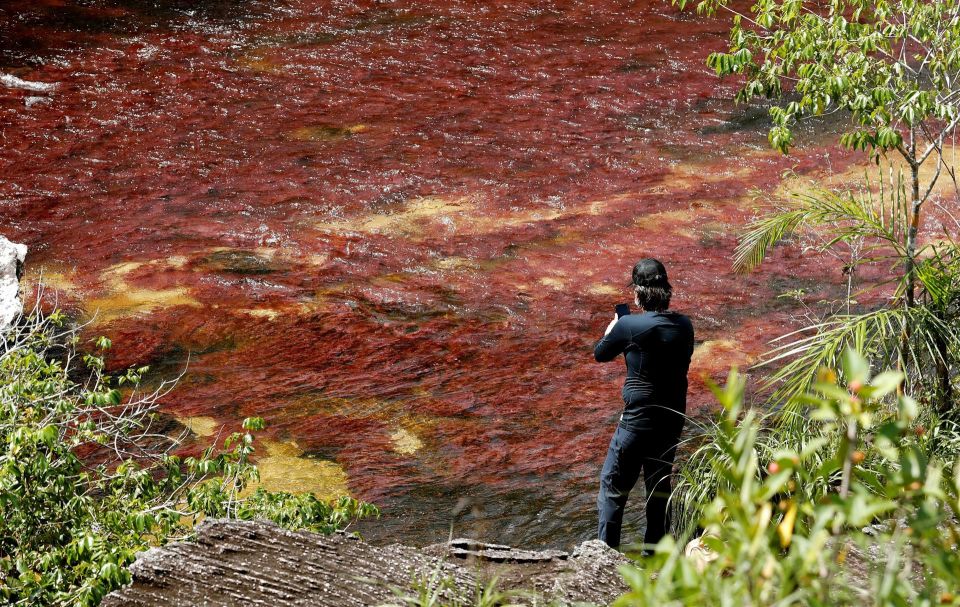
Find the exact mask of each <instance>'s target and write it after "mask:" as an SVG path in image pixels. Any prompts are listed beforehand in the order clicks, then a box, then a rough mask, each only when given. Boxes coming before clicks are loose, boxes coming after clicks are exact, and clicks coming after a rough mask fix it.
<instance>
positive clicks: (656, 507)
mask: <svg viewBox="0 0 960 607" xmlns="http://www.w3.org/2000/svg"><path fill="white" fill-rule="evenodd" d="M656 426H659V424H657V425H656ZM668 426H673V427H672V428H671V427H667V428H664V427H655V426H651V427H650V428H646V429H642V430H629V429H627V428H624V427H622V426H619V425H618V426H617V430H616V432H614V433H613V438H612V439H610V448H609V449H608V450H607V459H606V460H605V461H604V462H603V469H602V471H601V472H600V493H599V495H598V496H597V510H598V511H599V514H600V523H599V525H598V529H597V536H598V537H599V539H600V540H602V541H603V542H605V543H606V544H607V545H608V546H611V547H613V548H617V547H619V546H620V528H621V527H622V525H623V509H624V506H625V505H626V503H627V496H628V495H629V494H630V490H631V489H633V487H634V485H636V484H637V479H638V478H639V477H640V473H641V472H642V473H643V483H644V485H645V486H646V489H647V507H646V511H647V531H646V533H645V534H644V543H645V544H647V547H648V548H651V547H652V546H651V545H652V544H656V543H657V542H659V541H660V539H661V538H662V537H663V536H664V535H666V533H667V530H668V528H669V521H668V518H667V504H668V501H669V499H670V474H671V471H672V468H673V458H674V456H675V455H676V452H677V443H678V442H679V441H680V430H681V429H682V426H681V427H680V428H676V424H668Z"/></svg>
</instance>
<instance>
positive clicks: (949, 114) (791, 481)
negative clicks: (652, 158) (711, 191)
mask: <svg viewBox="0 0 960 607" xmlns="http://www.w3.org/2000/svg"><path fill="white" fill-rule="evenodd" d="M687 3H688V2H687V1H686V0H674V4H676V5H679V6H680V7H681V8H682V7H684V6H685V5H686V4H687ZM697 10H698V12H701V13H707V14H714V13H718V12H722V11H726V12H727V13H729V14H730V15H732V19H733V27H732V30H731V37H730V48H729V49H728V52H723V53H715V54H713V55H711V57H710V59H709V64H710V65H711V66H712V67H713V68H715V69H716V71H717V73H718V74H719V75H721V76H726V75H738V76H739V77H740V78H742V79H743V80H742V82H743V87H742V89H741V91H740V93H739V95H738V100H739V101H744V102H745V101H750V100H752V99H755V98H758V97H764V98H768V99H772V100H774V106H773V107H772V108H771V110H770V115H771V117H772V119H773V123H774V124H773V127H772V128H771V130H770V133H769V140H770V143H771V145H772V146H773V147H774V148H776V149H778V150H780V151H782V152H784V153H786V152H787V151H788V150H789V149H790V147H791V146H792V145H793V143H794V130H795V127H796V126H797V124H798V122H799V121H801V120H804V119H806V118H809V117H812V116H821V115H824V114H827V113H834V112H842V113H845V114H847V115H849V116H850V118H851V123H850V128H848V129H847V130H846V131H845V132H844V133H843V134H842V135H841V137H840V143H841V144H842V145H844V146H847V147H849V148H852V149H858V150H862V151H865V152H867V153H869V155H870V158H871V159H872V160H874V161H875V162H876V163H877V164H878V165H879V166H881V167H882V170H881V172H880V177H879V179H877V178H874V179H870V178H869V177H868V178H867V179H866V180H865V182H864V183H863V184H862V185H861V186H860V187H858V188H854V189H849V190H844V191H828V190H826V189H824V188H814V189H812V190H811V191H809V192H806V193H797V194H794V195H793V197H792V199H791V200H790V201H789V202H788V203H787V204H785V205H783V206H781V207H779V208H776V209H774V210H773V211H771V212H769V213H767V214H766V215H764V216H762V217H760V218H759V219H757V220H756V221H755V222H753V223H752V224H751V225H750V226H748V228H747V229H746V231H745V232H744V234H743V235H742V237H741V240H740V244H739V247H738V248H737V251H736V254H735V260H734V266H735V268H736V269H737V270H739V271H749V270H751V269H753V268H754V267H756V266H757V265H759V264H760V263H762V262H763V261H764V259H765V258H766V256H767V255H768V253H769V252H770V250H771V249H772V248H773V247H774V246H775V245H776V244H778V243H779V242H780V241H782V240H784V239H787V238H792V239H796V240H797V241H799V242H800V243H801V244H803V245H804V248H805V250H806V251H813V252H815V253H818V254H820V255H821V256H824V257H830V258H833V259H834V260H836V261H838V262H840V263H838V265H842V266H843V269H844V274H845V278H846V283H847V284H846V292H845V293H844V294H843V295H842V296H841V297H840V298H839V299H836V300H834V301H821V302H818V304H817V305H814V306H807V304H806V302H804V300H803V295H804V294H803V293H798V294H796V295H797V296H798V300H799V301H801V303H803V304H804V305H805V306H807V307H806V312H807V314H808V318H809V319H810V322H809V324H808V326H806V327H804V328H803V329H801V330H799V331H796V332H793V333H790V334H788V335H785V336H781V337H779V338H778V339H777V340H776V341H775V342H774V343H775V346H774V349H773V350H772V351H771V352H770V353H769V354H768V355H767V356H766V357H765V358H764V359H763V360H762V361H761V365H773V366H774V369H773V370H772V371H770V372H769V373H768V374H767V376H766V377H765V378H764V379H762V380H761V386H762V387H765V388H767V389H772V390H773V391H772V395H771V398H770V401H769V402H768V403H767V404H766V405H767V406H768V408H767V409H766V411H767V412H766V413H762V414H761V413H759V412H758V411H756V410H744V405H743V386H744V382H743V380H742V379H741V378H740V377H738V376H737V375H736V374H733V375H732V376H731V378H730V380H729V382H728V385H727V387H726V389H725V390H723V391H718V396H719V398H720V401H721V403H722V404H723V406H724V411H723V413H722V414H721V416H720V418H719V420H718V421H717V422H716V423H715V424H714V425H713V426H711V427H709V428H707V429H706V431H705V432H704V433H703V434H702V435H701V436H699V437H696V438H695V439H694V442H695V443H696V447H695V449H694V451H693V454H692V455H691V457H690V458H689V459H688V460H687V461H686V462H685V463H684V465H683V466H682V467H681V469H680V471H679V475H680V480H679V482H678V483H677V486H676V489H675V493H674V498H673V509H674V512H675V527H676V528H677V529H678V530H680V536H681V537H689V536H690V535H692V534H694V533H696V532H698V531H702V532H703V536H702V538H701V540H700V545H699V547H698V548H696V549H695V550H694V552H697V553H698V554H699V557H697V556H694V557H692V558H691V557H686V556H684V553H683V550H682V549H681V547H680V546H678V545H676V544H674V543H673V542H672V540H666V541H664V542H663V543H661V545H659V546H658V549H657V554H656V556H655V558H653V559H650V560H648V561H646V562H644V563H643V564H642V566H641V569H633V570H631V571H628V572H627V579H628V581H629V583H630V585H631V587H632V589H633V590H632V592H631V593H630V594H628V595H627V596H625V597H623V598H622V599H621V601H620V604H622V605H647V604H658V605H660V604H664V605H679V604H707V605H710V604H724V605H727V604H729V605H794V604H796V605H808V604H809V605H850V604H869V605H933V604H960V598H957V596H955V594H953V593H955V592H956V589H957V588H958V587H960V584H958V582H960V580H958V576H960V563H958V562H957V558H958V557H957V554H956V545H957V543H958V539H960V527H958V520H957V513H958V512H960V502H958V493H960V465H958V457H957V456H958V454H960V426H958V425H957V423H956V421H957V420H956V417H957V414H958V413H957V412H958V411H960V409H958V407H957V399H956V392H955V389H954V386H953V382H954V379H955V376H956V369H957V365H958V362H960V361H958V356H960V334H958V332H957V327H958V326H960V325H958V321H960V318H958V315H960V305H958V304H960V249H958V244H957V243H956V242H955V240H954V235H955V234H956V233H957V232H958V231H960V222H958V221H957V220H956V219H954V211H953V210H952V209H951V208H950V207H949V206H947V203H946V201H944V199H943V198H942V197H941V195H940V194H939V193H937V191H936V189H935V188H936V186H937V184H938V182H939V181H940V180H941V178H944V176H949V178H950V179H951V180H952V182H953V184H952V185H953V189H954V190H955V191H956V193H957V197H958V198H960V187H958V184H957V179H956V170H955V164H954V163H953V160H952V153H951V151H952V146H953V145H954V144H955V132H956V127H957V125H958V121H960V81H958V75H960V2H958V1H956V0H946V1H942V2H930V1H920V0H896V1H889V2H888V1H883V0H826V1H825V2H822V3H816V4H814V3H809V2H802V1H800V0H770V1H762V2H757V3H754V4H753V5H752V6H750V8H749V10H748V11H746V12H739V11H738V9H737V7H733V6H731V5H730V3H728V2H727V0H704V1H702V2H699V3H698V4H697ZM901 167H902V168H901ZM924 167H926V168H925V170H924V171H921V169H922V168H924ZM951 197H952V196H951ZM952 202H956V200H953V201H952ZM930 206H936V207H937V211H938V212H937V213H936V214H930V215H928V220H927V221H926V222H922V221H921V212H922V211H923V210H924V209H925V208H929V207H930ZM934 218H935V221H931V219H934ZM933 225H936V227H935V228H934V227H933ZM922 229H926V230H927V231H928V232H927V233H924V234H923V235H922V234H921V230H922ZM921 236H923V237H924V239H923V240H921ZM854 351H857V352H860V353H861V354H852V353H851V352H854ZM871 366H872V367H873V368H889V367H895V368H896V369H897V371H896V372H886V373H882V374H880V375H879V376H877V377H874V378H873V379H872V380H871V379H870V378H869V375H870V368H871ZM827 369H835V370H836V371H827ZM770 405H772V407H770ZM867 525H869V526H870V528H869V533H867V532H866V531H864V530H863V528H864V527H865V526H867ZM858 550H860V551H861V552H862V554H866V555H867V556H862V554H861V556H860V557H857V558H854V555H856V554H857V551H858ZM705 557H706V558H705ZM710 559H713V560H710ZM654 572H656V575H651V574H652V573H654Z"/></svg>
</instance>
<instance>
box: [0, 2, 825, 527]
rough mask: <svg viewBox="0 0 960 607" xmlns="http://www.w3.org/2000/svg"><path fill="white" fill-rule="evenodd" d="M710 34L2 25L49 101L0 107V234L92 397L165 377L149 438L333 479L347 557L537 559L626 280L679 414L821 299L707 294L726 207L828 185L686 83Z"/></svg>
mask: <svg viewBox="0 0 960 607" xmlns="http://www.w3.org/2000/svg"><path fill="white" fill-rule="evenodd" d="M724 36H725V35H724V25H723V23H722V22H721V21H705V20H703V19H701V18H698V17H696V16H694V15H692V14H680V13H678V12H676V11H675V10H674V9H673V8H671V7H670V6H669V2H667V1H666V0H662V1H647V2H600V1H598V0H593V1H581V2H532V1H531V2H523V1H518V0H505V1H503V2H499V3H497V4H496V5H493V4H489V3H481V2H466V1H464V2H450V1H447V2H422V1H421V2H362V1H353V0H351V1H332V2H321V1H320V0H300V1H297V0H286V1H283V0H270V1H261V2H241V1H240V0H236V1H234V2H231V1H227V0H218V1H215V2H185V1H181V2H176V1H168V0H158V1H157V2H146V1H133V2H120V1H116V2H109V1H107V0H91V1H89V2H82V3H81V2H71V1H68V0H43V1H37V0H31V1H26V0H19V1H18V0H12V1H9V2H5V3H4V5H3V6H2V7H0V47H2V48H0V71H3V72H6V73H13V74H16V75H18V76H20V77H22V78H25V79H28V80H35V81H43V82H57V83H59V89H58V90H57V91H55V92H53V93H50V94H47V93H40V94H37V93H29V92H25V91H22V90H15V89H0V112H2V114H0V115H2V118H0V126H2V144H0V205H2V207H0V208H2V217H3V219H2V226H0V232H2V233H3V234H4V235H6V236H8V237H9V238H11V239H13V240H17V241H21V242H25V243H26V244H28V245H29V246H30V249H31V253H30V260H29V261H30V266H31V268H33V271H34V272H36V271H37V268H44V269H45V271H46V272H47V273H48V274H50V276H51V278H53V277H58V278H57V280H59V281H60V282H59V283H57V284H59V286H60V287H61V291H60V292H59V293H57V294H58V295H59V297H60V298H61V301H62V302H64V304H65V305H67V306H68V308H71V309H75V310H85V311H86V313H92V312H94V311H95V310H94V309H92V308H98V309H100V310H101V316H100V321H99V324H97V325H96V326H95V327H93V328H92V329H91V331H96V332H105V333H107V334H108V335H110V336H111V337H112V338H113V339H114V343H115V348H114V353H113V357H112V360H111V363H112V364H113V365H114V367H120V366H123V365H127V364H133V363H135V364H152V365H153V366H154V369H155V372H154V375H155V377H154V379H157V378H159V377H169V376H173V375H175V374H176V373H178V372H179V371H181V370H182V368H183V365H184V364H185V363H186V361H187V358H188V353H189V354H190V356H189V361H190V363H189V369H188V372H187V374H186V376H185V377H184V378H183V379H182V381H181V383H180V385H179V387H178V388H177V389H176V390H175V391H174V392H173V393H172V394H170V395H169V396H168V397H167V398H166V400H165V407H166V409H167V410H168V411H170V412H172V413H174V414H176V415H178V416H198V415H203V416H211V417H214V418H216V419H217V420H218V421H219V422H223V423H230V424H235V423H236V422H237V420H239V419H241V418H243V417H245V416H250V415H261V416H263V417H265V418H266V419H267V420H268V423H269V425H270V427H269V431H268V434H269V436H271V437H273V438H275V439H279V440H294V441H296V442H297V444H298V445H300V446H301V447H302V448H303V449H304V450H305V451H306V453H307V454H308V455H311V456H317V457H322V458H328V459H333V460H335V461H336V462H337V463H339V464H340V465H341V466H342V467H343V468H344V469H345V470H346V473H347V475H348V478H349V488H350V490H351V492H352V493H353V494H354V495H356V496H359V497H362V498H365V499H368V500H372V501H374V502H376V503H378V504H380V505H381V506H382V507H383V509H384V511H385V515H386V518H385V521H384V522H383V523H382V524H380V525H378V526H376V527H371V528H370V530H369V531H368V532H369V533H370V534H372V535H375V536H389V537H395V538H396V537H402V538H403V539H405V540H406V541H411V542H423V543H427V542H432V541H437V540H440V539H443V538H445V537H446V535H447V533H448V532H449V531H450V528H451V525H453V532H454V533H455V534H457V535H476V536H480V537H483V538H485V539H488V540H491V541H505V542H509V543H513V544H518V545H520V544H522V545H537V544H543V545H569V544H571V543H574V542H575V541H579V540H580V539H584V538H586V537H589V536H590V535H591V534H592V533H593V524H594V523H593V521H594V511H593V508H594V507H593V499H594V491H595V483H596V481H595V477H596V476H597V474H598V472H599V466H600V463H601V461H602V459H603V456H604V453H605V449H606V444H607V441H608V440H609V436H610V434H611V432H612V430H613V424H614V423H615V421H614V420H615V416H616V414H617V412H618V411H617V410H618V406H619V384H620V381H621V378H622V375H623V368H622V365H621V364H608V365H598V364H596V363H594V362H593V361H592V355H591V346H592V344H593V342H594V341H595V340H596V339H597V338H598V337H599V336H600V334H601V332H602V330H603V328H604V327H605V326H606V324H607V322H608V320H609V318H610V317H611V315H612V311H613V306H614V304H615V303H617V302H619V301H626V300H627V298H628V293H627V291H626V290H625V289H624V288H623V287H624V285H625V283H626V282H627V280H628V272H629V268H630V266H631V265H632V264H633V262H634V261H636V259H637V258H639V257H642V256H647V255H652V256H656V257H659V258H660V259H662V260H664V262H665V263H666V264H667V266H668V268H669V269H670V272H671V278H672V281H673V283H674V285H675V288H676V293H677V294H676V298H675V305H674V308H675V309H678V310H681V311H684V312H686V313H687V314H689V315H690V316H691V317H692V319H693V322H694V323H695V326H696V328H697V331H698V344H702V343H704V342H706V345H701V346H700V351H699V353H698V355H697V358H696V360H695V363H694V368H693V370H692V374H691V391H690V405H689V406H690V411H691V413H693V414H694V415H696V414H698V412H700V414H704V411H706V410H707V409H708V408H709V406H710V403H711V398H710V396H709V395H708V390H707V389H706V387H705V382H704V377H713V378H714V379H719V378H721V377H722V376H724V375H725V373H726V369H727V367H728V366H729V365H730V364H744V363H745V361H748V360H749V359H750V358H751V357H752V356H755V355H756V354H758V353H759V352H762V351H763V349H764V348H765V343H766V342H767V341H768V340H769V339H771V338H773V337H775V336H776V335H779V334H780V333H781V332H782V331H783V330H784V328H785V327H789V326H793V325H794V320H793V315H794V312H795V310H794V309H793V308H791V307H790V306H789V305H788V304H787V303H785V302H784V300H782V299H777V298H776V296H777V295H778V294H780V293H781V292H783V291H786V290H789V289H793V288H797V287H804V288H807V289H808V290H809V289H813V290H814V291H816V290H817V289H818V288H819V286H821V285H823V284H824V282H826V283H830V282H840V281H841V276H840V273H839V271H837V270H836V269H835V268H822V267H812V268H811V267H808V266H807V264H806V263H805V262H804V261H803V260H802V259H801V258H800V257H799V254H798V253H797V252H795V251H790V250H785V251H784V252H782V253H779V254H778V255H777V256H776V258H775V261H774V263H772V264H770V265H769V266H767V267H766V268H765V269H764V270H763V271H761V272H758V273H754V274H751V275H749V276H746V277H735V276H733V275H732V273H731V270H730V254H731V252H732V249H733V246H734V244H735V234H736V230H737V229H738V228H739V227H740V226H742V225H743V223H744V222H745V221H746V220H747V219H749V218H750V217H751V216H752V215H753V213H754V203H753V198H752V196H751V194H750V193H751V191H753V190H754V189H759V190H760V191H770V190H772V189H773V188H775V187H776V186H777V184H778V183H779V182H780V175H781V173H782V172H783V171H784V170H785V169H787V168H791V167H793V168H794V169H795V170H797V171H799V172H801V173H803V172H808V171H811V170H814V169H817V168H818V167H824V166H825V165H826V158H825V156H824V154H825V153H826V152H828V151H832V152H833V154H834V159H833V163H834V165H836V164H837V163H838V162H842V161H840V160H838V158H839V155H838V154H837V152H836V150H833V149H831V148H828V147H825V146H820V147H818V146H817V145H815V143H816V142H811V141H809V140H808V141H807V144H808V145H807V146H806V147H805V148H803V149H801V150H800V151H798V152H797V153H796V154H794V155H793V156H791V157H789V158H784V157H782V156H778V155H776V154H775V153H773V152H770V151H768V150H767V146H766V140H765V123H764V121H763V120H762V119H761V120H756V119H755V117H756V115H755V114H754V113H752V112H751V111H749V110H747V109H745V108H735V107H734V106H733V105H732V104H731V103H730V102H729V101H728V99H730V98H731V96H732V93H733V91H734V89H735V84H736V83H735V82H732V81H731V82H720V81H718V80H717V79H716V78H715V77H714V76H713V75H712V74H711V73H710V72H709V71H708V70H707V69H706V68H705V67H704V65H703V62H704V58H705V57H706V55H707V53H708V52H710V51H711V50H717V49H720V48H721V47H722V45H723V40H724ZM28 97H39V99H29V100H28V99H27V98H28ZM126 262H141V263H142V264H143V265H139V266H134V265H126V266H119V269H118V267H117V264H123V263H126ZM784 276H787V277H788V278H783V277H784ZM53 282H55V283H56V282H57V281H56V280H55V281H53ZM124 293H126V295H124ZM125 297H126V299H124V298H125ZM111 306H112V307H111ZM104 310H107V312H104ZM111 310H112V311H111ZM398 429H405V430H407V431H408V432H410V433H411V434H413V435H415V436H417V437H418V438H419V439H420V441H421V442H422V447H421V448H420V449H419V450H418V451H416V452H415V453H413V454H404V453H398V452H397V451H396V450H395V448H394V447H395V445H394V443H393V439H392V438H391V436H393V435H395V433H396V432H397V430H398ZM637 502H638V503H639V500H637ZM639 513H640V508H639V507H638V506H634V507H633V508H632V509H631V514H630V520H629V524H628V527H629V526H630V525H633V524H634V523H635V522H636V521H637V519H638V515H639Z"/></svg>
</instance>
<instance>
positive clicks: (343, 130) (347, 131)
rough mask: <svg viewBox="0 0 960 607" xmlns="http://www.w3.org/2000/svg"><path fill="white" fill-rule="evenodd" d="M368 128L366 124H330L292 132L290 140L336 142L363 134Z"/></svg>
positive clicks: (306, 127) (307, 127) (305, 127)
mask: <svg viewBox="0 0 960 607" xmlns="http://www.w3.org/2000/svg"><path fill="white" fill-rule="evenodd" d="M368 128H369V127H367V125H365V124H352V125H349V126H333V125H330V124H320V125H316V126H304V127H300V128H298V129H296V130H294V131H293V132H291V133H290V138H291V139H296V140H297V141H336V140H337V139H345V138H347V137H349V136H351V135H356V134H357V133H362V132H364V131H366V130H367V129H368Z"/></svg>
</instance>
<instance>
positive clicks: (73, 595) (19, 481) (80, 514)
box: [0, 313, 377, 605]
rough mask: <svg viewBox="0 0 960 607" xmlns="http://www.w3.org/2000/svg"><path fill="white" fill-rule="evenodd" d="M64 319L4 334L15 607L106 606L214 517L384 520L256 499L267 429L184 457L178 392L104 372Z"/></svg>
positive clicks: (300, 502) (6, 565)
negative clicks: (153, 556) (140, 560)
mask: <svg viewBox="0 0 960 607" xmlns="http://www.w3.org/2000/svg"><path fill="white" fill-rule="evenodd" d="M78 343H79V338H78V332H77V331H76V330H75V329H72V328H69V327H66V326H65V322H64V318H63V317H62V316H61V315H60V314H59V313H54V314H52V315H50V316H48V317H42V316H39V315H38V316H34V317H32V318H29V319H24V320H23V321H22V322H21V323H20V324H19V325H18V326H17V327H16V328H15V329H13V330H12V331H11V332H9V333H7V334H6V335H4V336H0V347H3V350H2V351H0V599H2V600H3V601H5V602H6V603H7V604H11V605H60V604H69V605H95V604H97V603H98V602H99V601H100V599H102V598H103V596H104V595H106V594H107V593H108V592H110V591H111V590H113V589H115V588H118V587H120V586H121V585H123V584H125V583H128V582H129V581H130V574H129V572H128V571H127V565H129V564H130V563H131V562H132V561H133V559H134V557H135V555H136V554H137V552H139V551H142V550H144V549H146V548H147V547H149V546H154V545H159V544H163V543H164V542H167V541H170V540H173V539H182V538H187V537H189V535H190V533H191V529H192V526H193V525H194V523H196V522H197V520H198V519H199V518H201V517H204V516H215V517H228V518H238V519H252V518H266V519H270V520H273V521H275V522H277V523H278V524H280V525H283V526H286V527H289V528H306V529H312V530H316V531H321V532H332V531H333V530H335V529H340V528H344V527H346V526H347V525H349V524H350V522H351V521H353V520H355V519H358V518H361V517H365V516H370V515H375V514H376V513H377V510H376V508H375V507H373V506H371V505H369V504H365V503H362V502H358V501H356V500H353V499H351V498H349V497H343V498H341V499H340V501H339V502H337V503H335V504H327V503H325V502H322V501H320V500H318V499H317V498H316V497H314V496H313V495H311V494H303V495H293V494H288V493H271V492H267V491H264V490H263V489H262V488H260V489H257V490H256V491H254V492H252V493H250V494H249V495H247V494H245V493H244V489H245V488H246V487H247V486H248V485H249V483H250V482H251V481H255V480H257V479H258V475H257V469H256V467H255V466H254V465H253V464H252V463H251V462H250V456H251V455H252V454H253V453H254V438H253V433H254V431H256V430H261V429H262V428H263V425H264V424H263V420H261V419H259V418H250V419H246V420H244V422H243V425H242V430H241V431H240V432H236V433H234V434H232V435H230V436H229V437H227V439H226V441H225V442H224V444H223V446H222V448H220V449H215V448H214V447H213V446H211V447H210V448H208V449H206V450H205V451H204V452H203V453H202V455H201V456H199V457H186V458H181V457H179V456H178V455H175V454H174V449H175V448H176V447H177V445H178V440H177V439H175V438H168V437H167V436H165V435H164V434H163V433H160V432H158V431H157V429H156V425H157V423H156V422H157V419H158V416H157V413H156V409H157V400H158V398H159V397H160V396H161V395H162V394H163V393H164V392H165V391H166V390H168V389H169V387H170V384H169V383H166V384H163V385H161V386H160V388H159V389H157V390H155V391H152V392H143V391H141V389H140V380H141V378H142V376H143V374H144V373H146V372H147V369H146V368H140V369H133V370H128V371H126V372H124V373H122V374H119V375H108V374H106V373H105V372H104V362H103V358H102V353H103V352H104V351H105V350H106V349H108V348H109V347H110V342H109V340H107V339H105V338H100V339H98V340H96V342H95V349H94V353H90V354H85V355H84V354H80V353H78Z"/></svg>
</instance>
